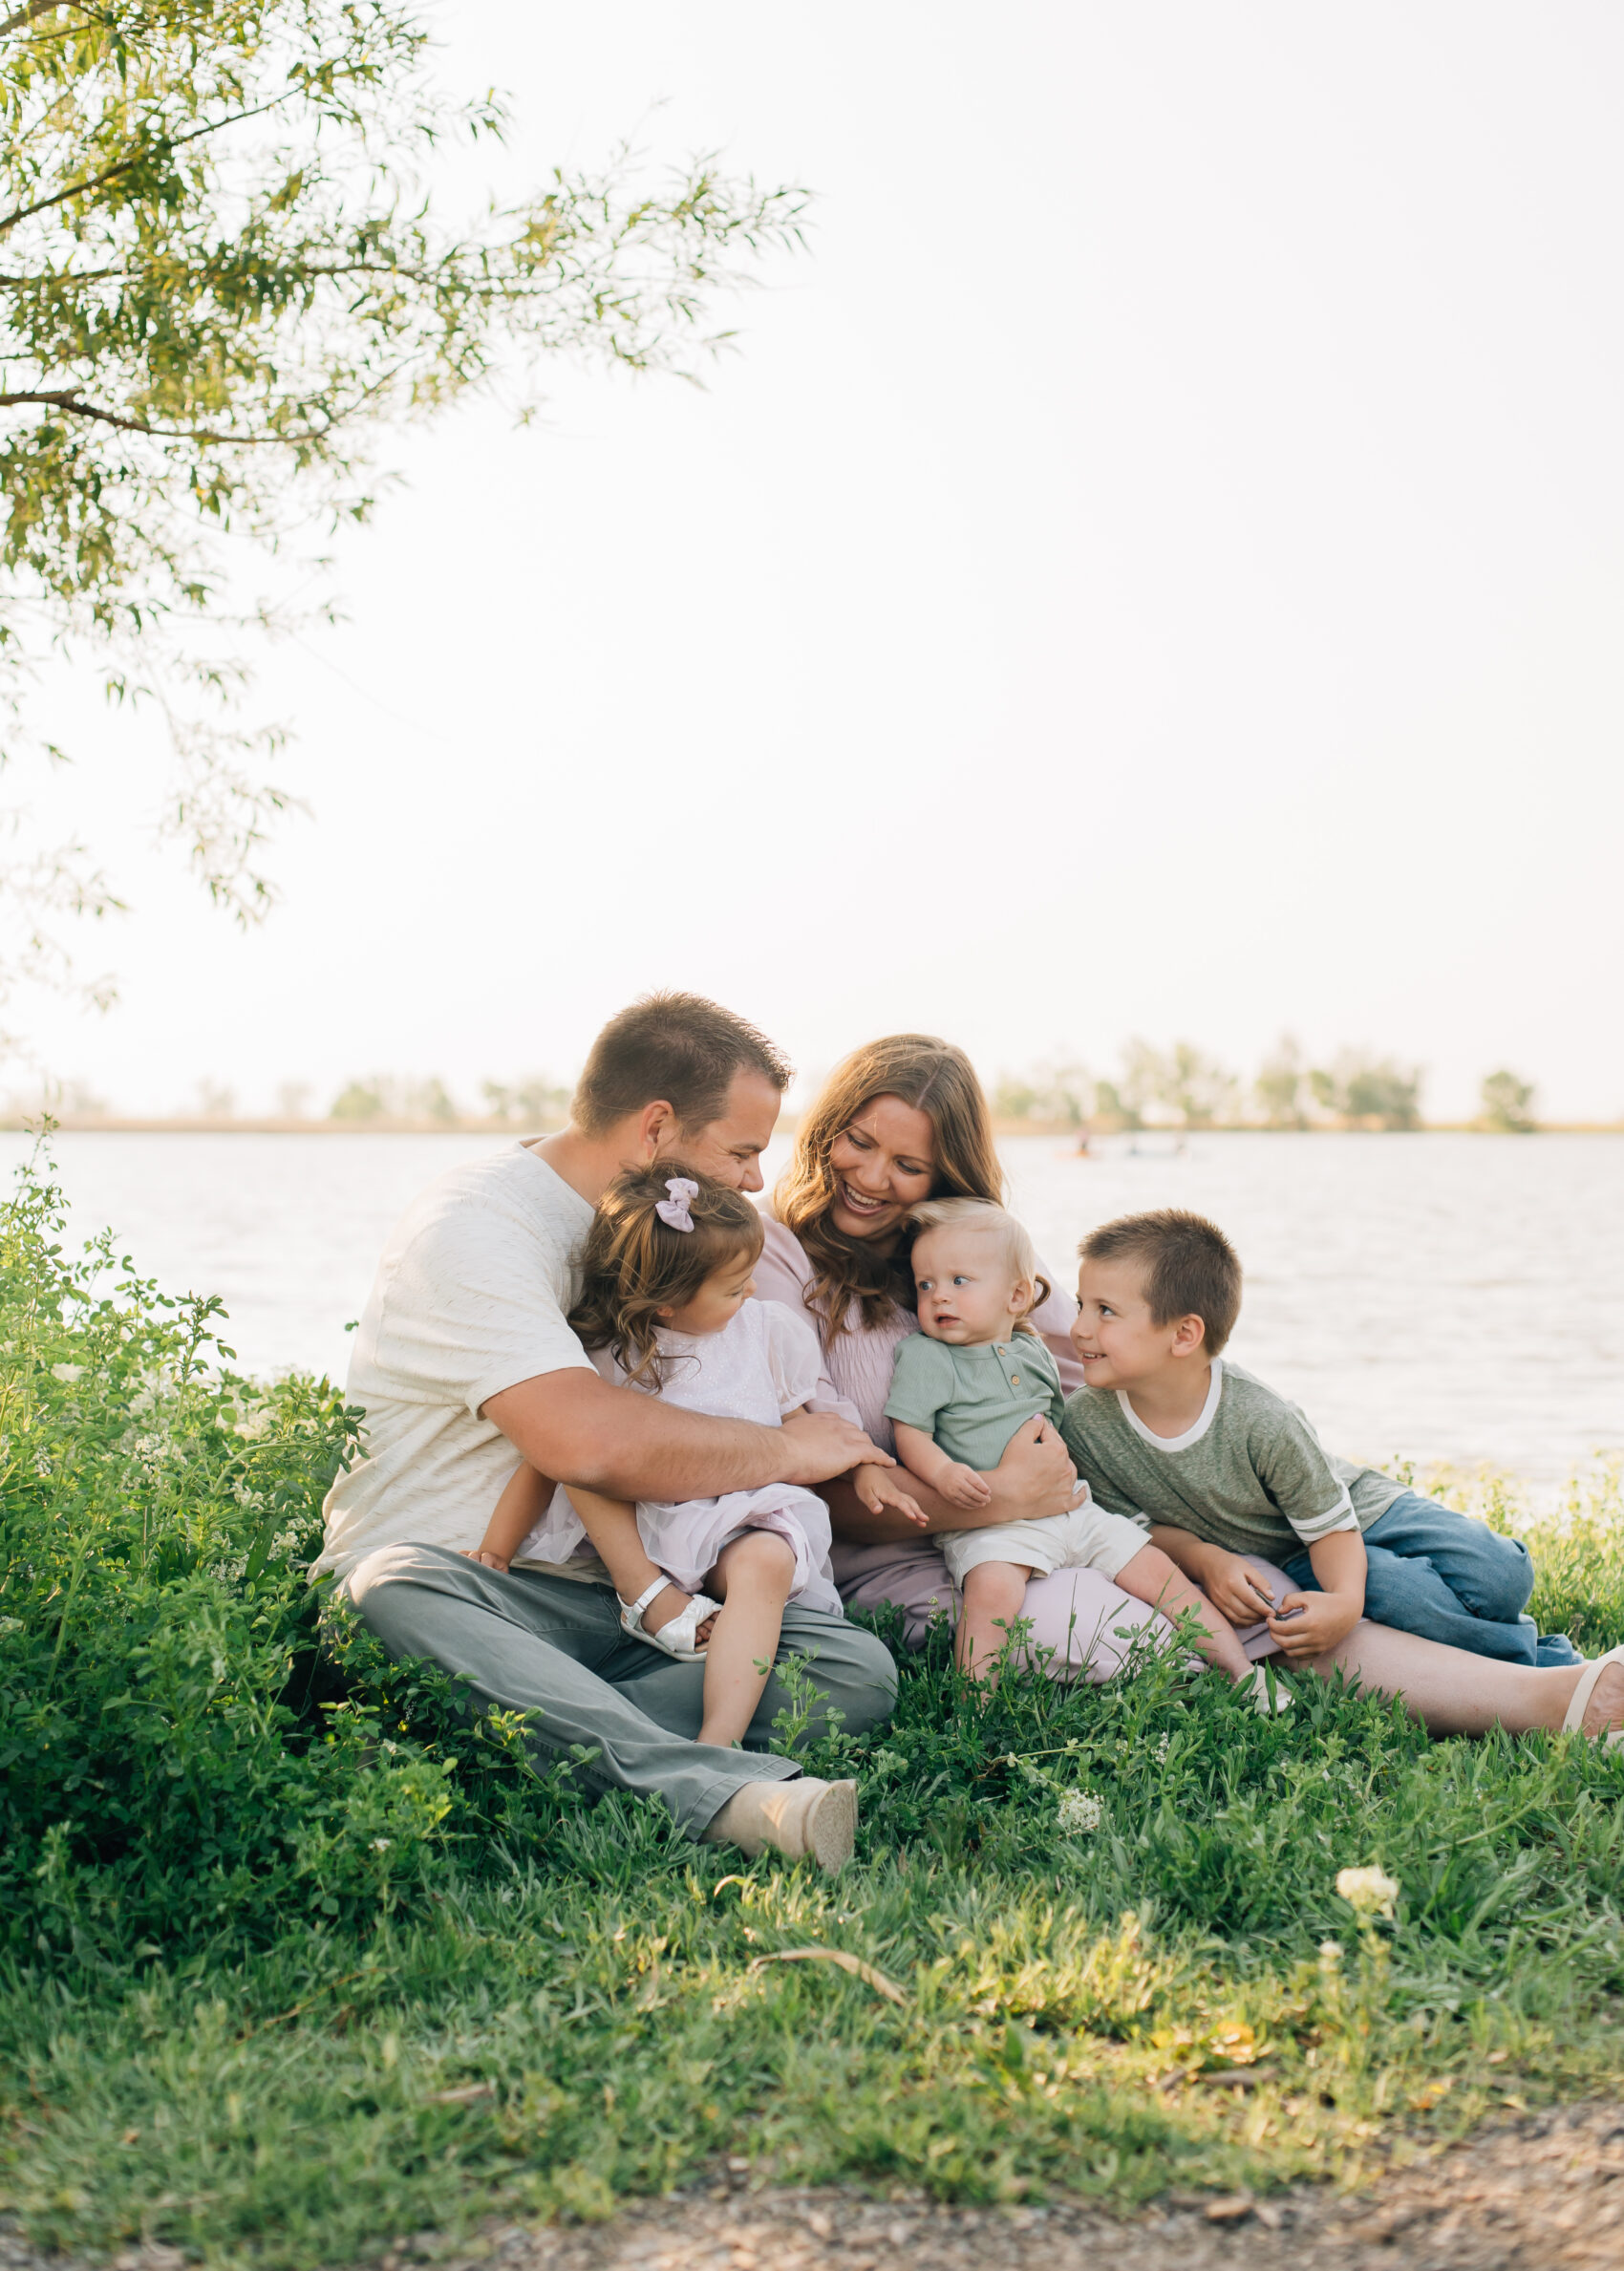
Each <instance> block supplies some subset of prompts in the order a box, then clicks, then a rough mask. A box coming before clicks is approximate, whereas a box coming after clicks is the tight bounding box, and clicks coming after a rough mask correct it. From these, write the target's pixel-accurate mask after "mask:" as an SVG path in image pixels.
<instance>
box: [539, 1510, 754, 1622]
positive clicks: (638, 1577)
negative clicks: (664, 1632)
mask: <svg viewBox="0 0 1624 2271" xmlns="http://www.w3.org/2000/svg"><path fill="white" fill-rule="evenodd" d="M510 1487H511V1486H510ZM565 1487H566V1489H567V1490H568V1492H569V1503H570V1505H571V1506H572V1507H573V1508H574V1509H575V1511H576V1512H577V1513H578V1514H579V1515H580V1517H581V1527H582V1529H583V1530H584V1531H585V1532H587V1535H588V1538H589V1539H590V1541H591V1544H592V1548H593V1551H594V1552H595V1553H596V1554H597V1556H598V1559H599V1560H600V1561H601V1562H602V1563H603V1565H604V1567H605V1569H607V1570H608V1571H609V1575H610V1576H611V1577H612V1578H613V1579H614V1589H615V1591H616V1593H618V1594H619V1596H620V1597H621V1599H622V1600H624V1601H633V1600H636V1599H638V1598H639V1597H640V1596H641V1595H643V1594H645V1593H647V1592H648V1590H649V1587H650V1586H651V1585H652V1583H653V1581H654V1579H655V1578H656V1577H660V1576H664V1575H665V1572H664V1571H663V1570H662V1569H661V1568H660V1566H659V1564H658V1563H657V1562H654V1561H651V1560H650V1559H649V1556H648V1554H647V1553H645V1552H644V1551H643V1537H642V1532H640V1531H639V1530H638V1528H637V1509H636V1508H635V1507H634V1506H633V1505H632V1504H631V1503H630V1500H629V1499H625V1498H605V1497H603V1496H602V1495H601V1494H600V1493H599V1492H598V1491H596V1490H584V1489H582V1488H581V1486H580V1485H579V1484H578V1483H568V1484H566V1486H565ZM692 1597H693V1596H691V1595H690V1594H686V1593H684V1592H683V1590H682V1588H681V1587H680V1586H679V1585H673V1584H672V1583H670V1582H669V1580H668V1582H667V1585H666V1589H665V1591H664V1592H663V1593H657V1594H655V1596H654V1597H653V1599H652V1601H651V1602H650V1603H649V1605H648V1607H647V1608H646V1609H645V1610H644V1612H643V1629H644V1631H645V1632H658V1631H659V1630H660V1628H661V1626H662V1625H664V1624H666V1623H668V1622H669V1621H670V1619H671V1618H673V1617H680V1616H681V1614H682V1612H683V1610H684V1609H685V1608H686V1607H687V1606H688V1603H689V1601H690V1599H691V1598H692ZM710 1630H711V1622H710V1621H709V1620H708V1621H707V1622H706V1623H704V1624H702V1625H701V1626H700V1627H699V1634H698V1637H699V1639H704V1637H705V1635H706V1634H707V1633H708V1632H709V1631H710Z"/></svg>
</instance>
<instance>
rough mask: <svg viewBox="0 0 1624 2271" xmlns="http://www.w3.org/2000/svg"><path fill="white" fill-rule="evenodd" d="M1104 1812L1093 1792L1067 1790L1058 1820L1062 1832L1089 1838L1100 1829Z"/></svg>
mask: <svg viewBox="0 0 1624 2271" xmlns="http://www.w3.org/2000/svg"><path fill="white" fill-rule="evenodd" d="M1103 1814H1104V1808H1103V1807H1102V1806H1101V1805H1100V1801H1099V1799H1098V1798H1097V1797H1096V1796H1095V1795H1094V1793H1093V1791H1092V1790H1067V1791H1066V1792H1065V1794H1064V1796H1063V1797H1062V1798H1061V1800H1060V1804H1059V1810H1058V1816H1057V1818H1058V1822H1059V1825H1060V1828H1061V1829H1062V1830H1065V1831H1068V1832H1071V1833H1073V1834H1074V1835H1077V1836H1081V1837H1087V1836H1089V1835H1091V1834H1092V1832H1094V1831H1096V1830H1097V1829H1099V1827H1100V1820H1101V1818H1102V1817H1103Z"/></svg>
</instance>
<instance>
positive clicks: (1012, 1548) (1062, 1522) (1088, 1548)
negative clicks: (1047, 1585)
mask: <svg viewBox="0 0 1624 2271" xmlns="http://www.w3.org/2000/svg"><path fill="white" fill-rule="evenodd" d="M938 1542H939V1544H940V1546H941V1549H942V1558H943V1560H944V1561H945V1562H946V1563H947V1565H948V1575H950V1576H951V1578H952V1581H953V1583H954V1584H955V1585H959V1586H962V1585H963V1583H964V1580H965V1574H966V1572H967V1571H969V1570H972V1569H976V1568H978V1567H979V1566H980V1564H981V1563H982V1562H983V1561H1014V1562H1017V1563H1018V1564H1019V1565H1020V1566H1021V1567H1022V1568H1023V1569H1030V1570H1031V1571H1033V1572H1034V1574H1035V1575H1039V1576H1047V1575H1048V1574H1049V1572H1050V1571H1051V1570H1057V1569H1097V1570H1098V1571H1099V1572H1100V1575H1101V1576H1106V1577H1114V1576H1115V1575H1116V1574H1117V1572H1118V1571H1119V1570H1120V1569H1125V1568H1126V1567H1127V1565H1128V1563H1129V1562H1130V1561H1131V1560H1132V1559H1133V1557H1134V1555H1135V1554H1136V1553H1143V1551H1144V1549H1145V1547H1146V1546H1147V1545H1149V1543H1150V1532H1148V1531H1147V1530H1142V1529H1141V1528H1140V1526H1139V1524H1138V1523H1137V1522H1130V1521H1129V1520H1128V1518H1127V1516H1126V1515H1125V1514H1108V1513H1106V1511H1105V1510H1104V1508H1103V1507H1098V1506H1096V1505H1095V1504H1094V1501H1093V1500H1092V1499H1085V1500H1084V1501H1083V1503H1082V1505H1081V1506H1074V1507H1073V1508H1072V1510H1071V1511H1070V1513H1066V1514H1045V1515H1044V1516H1043V1517H1042V1518H1041V1519H1040V1520H1038V1521H1036V1522H1000V1523H999V1524H997V1526H996V1527H995V1528H994V1529H992V1530H951V1531H949V1532H946V1533H945V1534H943V1535H941V1536H940V1537H939V1539H938Z"/></svg>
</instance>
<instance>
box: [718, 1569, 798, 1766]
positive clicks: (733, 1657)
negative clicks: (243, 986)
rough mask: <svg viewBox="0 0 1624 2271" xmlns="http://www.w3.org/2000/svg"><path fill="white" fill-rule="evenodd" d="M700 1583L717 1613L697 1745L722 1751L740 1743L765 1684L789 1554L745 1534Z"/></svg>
mask: <svg viewBox="0 0 1624 2271" xmlns="http://www.w3.org/2000/svg"><path fill="white" fill-rule="evenodd" d="M705 1582H706V1584H707V1585H708V1586H710V1587H711V1588H712V1590H713V1591H715V1592H716V1593H718V1594H719V1595H720V1596H721V1600H722V1608H721V1614H720V1615H719V1616H718V1617H717V1618H716V1623H715V1625H714V1626H713V1627H712V1631H711V1645H710V1647H709V1649H708V1650H707V1651H706V1655H705V1717H704V1720H703V1721H702V1723H701V1725H700V1728H699V1740H700V1742H701V1743H718V1744H720V1746H722V1748H723V1749H724V1750H725V1749H727V1748H728V1747H729V1746H730V1745H732V1744H735V1743H741V1742H742V1741H743V1740H744V1731H745V1729H746V1728H747V1727H748V1726H749V1725H750V1722H751V1720H752V1719H753V1718H754V1716H755V1712H756V1706H757V1704H758V1703H759V1702H760V1700H761V1690H762V1689H763V1688H764V1687H765V1686H766V1684H767V1674H768V1672H769V1671H770V1670H771V1669H772V1664H773V1659H774V1658H775V1657H776V1656H777V1654H778V1650H779V1634H780V1632H781V1631H782V1629H783V1611H784V1603H785V1601H786V1600H788V1598H789V1589H790V1587H791V1586H792V1585H793V1584H794V1582H795V1548H794V1547H793V1546H792V1545H790V1544H789V1542H788V1541H787V1539H785V1538H781V1537H777V1536H775V1535H774V1533H773V1532H771V1531H770V1530H752V1531H749V1532H746V1534H745V1535H744V1536H743V1537H736V1538H735V1539H734V1541H733V1543H732V1545H731V1546H724V1547H723V1548H722V1551H721V1557H720V1559H719V1560H718V1561H717V1563H716V1569H715V1571H714V1572H713V1573H712V1575H710V1576H709V1577H707V1578H706V1580H705ZM758 1665H759V1667H760V1669H759V1670H758V1669H757V1667H758Z"/></svg>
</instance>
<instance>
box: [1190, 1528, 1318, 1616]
mask: <svg viewBox="0 0 1624 2271" xmlns="http://www.w3.org/2000/svg"><path fill="white" fill-rule="evenodd" d="M1201 1560H1202V1568H1201V1575H1200V1577H1199V1578H1198V1580H1197V1582H1198V1583H1199V1584H1200V1586H1201V1589H1202V1591H1203V1592H1204V1593H1205V1594H1206V1596H1207V1599H1208V1600H1209V1601H1210V1602H1211V1603H1212V1606H1213V1607H1214V1608H1215V1609H1216V1610H1217V1611H1218V1613H1219V1615H1220V1616H1221V1617H1225V1618H1228V1619H1229V1622H1230V1623H1231V1624H1238V1625H1241V1626H1242V1627H1245V1626H1246V1625H1249V1624H1255V1623H1256V1622H1257V1620H1258V1618H1260V1617H1267V1616H1268V1615H1269V1613H1270V1611H1271V1609H1272V1608H1273V1606H1274V1596H1273V1593H1272V1592H1271V1589H1270V1587H1269V1585H1268V1583H1267V1582H1266V1581H1265V1579H1264V1578H1263V1577H1261V1576H1260V1575H1258V1573H1257V1571H1256V1570H1254V1569H1253V1568H1252V1566H1251V1563H1250V1561H1249V1560H1248V1559H1247V1558H1246V1555H1245V1554H1244V1553H1225V1551H1224V1549H1223V1547H1222V1546H1208V1547H1207V1551H1206V1553H1203V1555H1202V1557H1201ZM1292 1597H1293V1600H1300V1599H1302V1597H1303V1596H1302V1595H1301V1594H1293V1596H1292ZM1270 1629H1271V1630H1272V1629H1273V1628H1272V1626H1271V1628H1270ZM1290 1629H1291V1627H1290V1626H1288V1627H1287V1630H1288V1631H1289V1630H1290Z"/></svg>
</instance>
